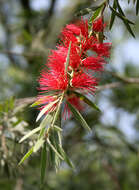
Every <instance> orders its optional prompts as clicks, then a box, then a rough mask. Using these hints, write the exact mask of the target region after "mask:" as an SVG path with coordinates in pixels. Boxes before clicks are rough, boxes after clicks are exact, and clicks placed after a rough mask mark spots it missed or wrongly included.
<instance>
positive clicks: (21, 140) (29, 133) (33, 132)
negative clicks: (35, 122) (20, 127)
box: [19, 127, 41, 143]
mask: <svg viewBox="0 0 139 190" xmlns="http://www.w3.org/2000/svg"><path fill="white" fill-rule="evenodd" d="M40 130H41V127H37V128H35V129H33V130H32V131H30V132H28V133H27V134H26V135H25V136H23V137H22V138H21V139H20V141H19V143H21V142H23V141H24V140H26V139H27V138H29V137H30V136H32V135H34V134H35V133H37V132H38V131H40Z"/></svg>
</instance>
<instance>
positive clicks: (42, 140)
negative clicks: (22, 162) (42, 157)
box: [33, 138, 45, 152]
mask: <svg viewBox="0 0 139 190" xmlns="http://www.w3.org/2000/svg"><path fill="white" fill-rule="evenodd" d="M44 142H45V141H44V139H43V138H41V139H39V140H38V141H37V142H36V143H35V145H34V148H33V152H37V151H38V150H39V149H40V148H41V147H42V145H43V144H44Z"/></svg>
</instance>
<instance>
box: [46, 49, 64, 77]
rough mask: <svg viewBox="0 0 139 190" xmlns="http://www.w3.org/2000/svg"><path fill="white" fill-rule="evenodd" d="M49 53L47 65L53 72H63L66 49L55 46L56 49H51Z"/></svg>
mask: <svg viewBox="0 0 139 190" xmlns="http://www.w3.org/2000/svg"><path fill="white" fill-rule="evenodd" d="M51 53H52V54H51V55H49V57H48V67H49V68H50V69H51V71H52V72H53V73H58V74H59V73H60V74H64V72H65V62H66V57H67V53H68V49H67V48H65V47H63V46H57V50H52V51H51Z"/></svg>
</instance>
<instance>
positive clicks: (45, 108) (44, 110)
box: [36, 99, 59, 121]
mask: <svg viewBox="0 0 139 190" xmlns="http://www.w3.org/2000/svg"><path fill="white" fill-rule="evenodd" d="M58 101H59V99H57V100H55V101H53V102H51V103H49V104H48V105H46V106H45V107H44V108H43V109H42V110H41V111H40V113H39V115H38V117H37V119H36V121H38V120H39V119H40V118H41V117H42V116H43V115H44V114H45V112H46V111H48V110H49V109H50V108H52V106H53V105H54V104H56V103H57V102H58Z"/></svg>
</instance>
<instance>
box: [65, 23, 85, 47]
mask: <svg viewBox="0 0 139 190" xmlns="http://www.w3.org/2000/svg"><path fill="white" fill-rule="evenodd" d="M61 40H62V42H63V43H64V45H65V46H66V47H67V46H69V43H70V41H71V42H72V43H74V45H80V43H83V42H84V41H86V43H87V40H88V21H87V20H86V21H84V20H83V19H82V20H81V21H80V22H78V23H77V26H76V25H74V24H69V25H67V26H66V27H65V28H64V29H63V31H62V36H61Z"/></svg>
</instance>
